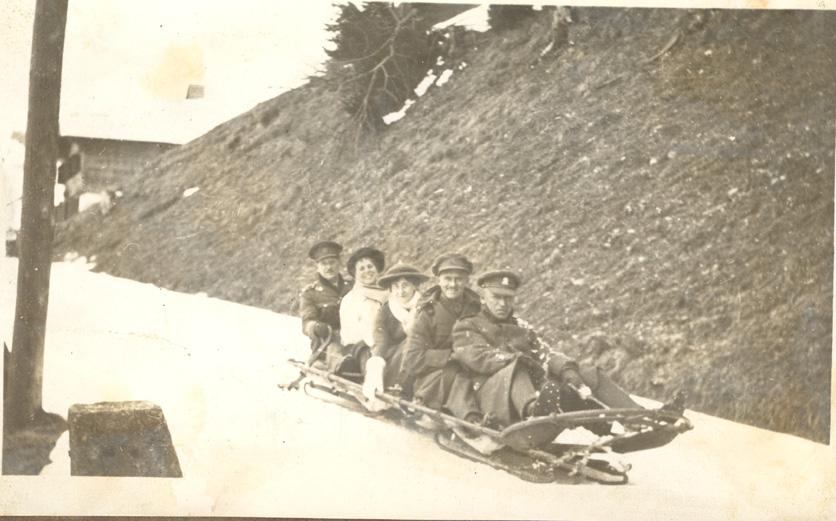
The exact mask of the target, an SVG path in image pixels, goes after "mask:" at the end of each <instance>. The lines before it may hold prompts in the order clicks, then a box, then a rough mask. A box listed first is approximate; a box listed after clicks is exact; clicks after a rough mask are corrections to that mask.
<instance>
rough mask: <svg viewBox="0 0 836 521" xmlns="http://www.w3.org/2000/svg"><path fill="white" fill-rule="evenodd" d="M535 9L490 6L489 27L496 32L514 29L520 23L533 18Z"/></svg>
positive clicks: (529, 7) (528, 7) (514, 6)
mask: <svg viewBox="0 0 836 521" xmlns="http://www.w3.org/2000/svg"><path fill="white" fill-rule="evenodd" d="M534 13H535V11H534V9H532V8H531V6H530V5H494V4H492V5H490V6H489V7H488V25H490V26H491V29H493V30H495V31H504V30H507V29H513V28H514V27H517V26H519V25H520V23H521V22H522V21H523V20H525V19H526V18H529V17H531V16H533V15H534Z"/></svg>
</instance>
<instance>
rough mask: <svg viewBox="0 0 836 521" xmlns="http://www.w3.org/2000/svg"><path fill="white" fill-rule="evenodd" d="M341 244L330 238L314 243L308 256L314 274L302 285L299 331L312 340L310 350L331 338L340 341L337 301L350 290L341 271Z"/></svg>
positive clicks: (349, 283) (338, 304) (349, 280)
mask: <svg viewBox="0 0 836 521" xmlns="http://www.w3.org/2000/svg"><path fill="white" fill-rule="evenodd" d="M342 249H343V247H342V246H340V245H339V244H337V243H336V242H333V241H322V242H318V243H316V244H314V245H313V246H312V247H311V249H310V251H308V257H310V259H311V260H312V261H313V262H315V263H316V273H317V277H316V280H315V281H314V282H312V283H311V284H309V285H307V286H305V288H304V289H303V290H302V293H301V295H300V297H299V315H300V317H301V318H302V332H303V333H305V335H307V336H308V337H310V339H311V349H312V350H314V351H315V350H316V349H317V348H319V346H320V345H322V342H324V341H326V340H328V339H331V340H332V341H334V342H339V331H340V302H341V301H342V298H343V297H344V296H345V295H346V293H348V292H349V290H351V288H352V286H353V281H352V280H351V279H346V278H344V277H343V276H342V275H341V274H340V253H341V252H342Z"/></svg>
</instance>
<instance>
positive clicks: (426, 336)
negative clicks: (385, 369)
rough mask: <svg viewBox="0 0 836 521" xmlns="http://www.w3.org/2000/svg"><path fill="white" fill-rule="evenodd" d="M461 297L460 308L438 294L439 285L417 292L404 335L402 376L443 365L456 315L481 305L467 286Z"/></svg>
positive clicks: (458, 315) (439, 292)
mask: <svg viewBox="0 0 836 521" xmlns="http://www.w3.org/2000/svg"><path fill="white" fill-rule="evenodd" d="M463 299H464V302H463V307H462V309H461V310H455V309H452V307H451V306H450V304H449V303H448V302H447V301H446V299H443V298H442V296H441V287H439V286H433V287H432V288H430V289H429V290H427V291H426V292H425V293H424V294H423V295H422V296H421V299H420V300H419V301H418V305H417V310H416V314H415V321H414V322H413V325H412V331H411V332H410V334H409V336H408V337H407V339H406V348H405V349H406V351H405V353H404V361H403V366H402V373H403V374H402V377H404V378H408V377H420V376H423V375H426V374H428V373H431V372H433V371H436V370H439V369H442V368H443V367H444V366H445V365H447V362H448V361H449V360H450V356H451V355H452V354H453V339H452V336H451V333H452V331H453V324H454V323H455V322H456V320H458V319H459V317H460V316H463V315H468V314H474V313H476V312H478V311H479V309H480V307H481V304H480V299H479V295H478V294H477V293H476V292H474V291H473V290H471V289H465V291H464V297H463Z"/></svg>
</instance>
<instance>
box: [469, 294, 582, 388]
mask: <svg viewBox="0 0 836 521" xmlns="http://www.w3.org/2000/svg"><path fill="white" fill-rule="evenodd" d="M453 352H454V354H453V357H454V358H455V359H456V360H458V361H459V363H460V364H461V365H462V366H464V367H465V368H467V369H469V370H470V371H471V372H473V373H475V374H476V375H482V376H484V377H487V376H490V375H493V374H495V373H497V372H498V371H500V370H501V369H503V368H505V367H506V366H508V365H510V364H511V363H512V362H514V361H515V360H516V359H517V358H519V357H520V355H523V356H524V357H525V359H526V361H528V363H529V365H536V366H538V367H540V368H541V372H545V371H546V370H548V372H549V373H551V374H553V375H559V374H560V372H562V371H563V370H564V369H569V368H574V369H577V363H575V361H574V360H572V359H571V358H569V357H568V356H566V355H564V354H563V353H560V352H558V351H555V350H551V349H549V348H548V347H547V346H546V345H545V344H544V343H543V342H542V341H541V340H540V338H539V337H538V336H537V334H536V333H535V332H534V330H533V329H532V328H531V326H529V325H528V324H527V323H526V322H524V321H523V320H521V319H518V318H517V317H515V316H513V315H511V316H509V317H508V318H506V319H504V320H501V319H499V318H497V317H495V316H494V315H493V314H492V313H491V312H490V311H488V310H487V309H486V308H483V309H482V310H480V311H479V312H478V313H476V314H474V315H472V316H467V317H464V318H462V319H461V320H459V321H458V322H456V324H455V325H454V326H453ZM531 362H534V364H532V363H531ZM483 379H484V378H479V377H478V376H477V377H476V380H477V381H479V380H483Z"/></svg>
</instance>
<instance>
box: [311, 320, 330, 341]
mask: <svg viewBox="0 0 836 521" xmlns="http://www.w3.org/2000/svg"><path fill="white" fill-rule="evenodd" d="M313 333H314V335H316V336H317V337H318V338H320V339H322V340H325V339H326V338H328V335H329V334H330V333H331V328H330V327H329V326H328V324H326V323H325V322H317V323H316V324H315V325H314V327H313Z"/></svg>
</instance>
